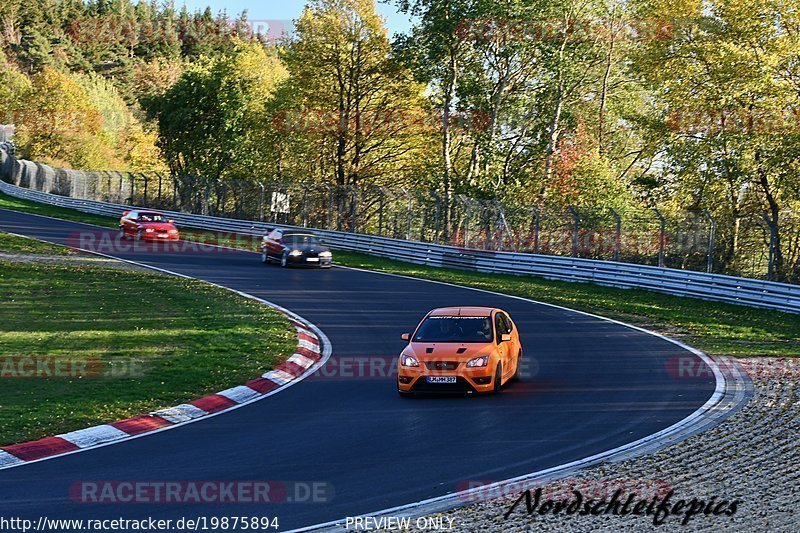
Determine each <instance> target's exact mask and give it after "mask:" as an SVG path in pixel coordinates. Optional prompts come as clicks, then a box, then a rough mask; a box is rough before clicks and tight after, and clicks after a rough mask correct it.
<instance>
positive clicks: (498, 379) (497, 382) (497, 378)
mask: <svg viewBox="0 0 800 533" xmlns="http://www.w3.org/2000/svg"><path fill="white" fill-rule="evenodd" d="M502 386H503V365H502V364H501V363H497V369H495V371H494V387H493V388H492V393H493V394H497V393H499V392H500V388H501V387H502Z"/></svg>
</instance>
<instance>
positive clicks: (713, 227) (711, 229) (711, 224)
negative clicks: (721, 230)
mask: <svg viewBox="0 0 800 533" xmlns="http://www.w3.org/2000/svg"><path fill="white" fill-rule="evenodd" d="M703 216H705V217H706V219H707V220H708V266H707V267H706V272H708V273H709V274H710V273H712V272H713V271H714V239H715V237H716V232H717V222H716V220H714V217H713V216H711V213H709V212H708V210H707V209H704V210H703Z"/></svg>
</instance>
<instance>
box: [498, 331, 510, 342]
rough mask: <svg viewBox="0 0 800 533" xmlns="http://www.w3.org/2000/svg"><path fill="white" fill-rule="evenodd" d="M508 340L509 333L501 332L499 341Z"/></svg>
mask: <svg viewBox="0 0 800 533" xmlns="http://www.w3.org/2000/svg"><path fill="white" fill-rule="evenodd" d="M510 340H511V334H510V333H503V334H502V335H500V342H508V341H510Z"/></svg>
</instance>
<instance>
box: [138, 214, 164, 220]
mask: <svg viewBox="0 0 800 533" xmlns="http://www.w3.org/2000/svg"><path fill="white" fill-rule="evenodd" d="M138 220H141V221H142V222H167V217H165V216H164V215H162V214H160V213H139V218H138Z"/></svg>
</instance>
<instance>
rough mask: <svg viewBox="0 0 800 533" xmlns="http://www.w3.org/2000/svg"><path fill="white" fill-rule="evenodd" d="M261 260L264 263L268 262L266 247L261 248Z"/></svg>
mask: <svg viewBox="0 0 800 533" xmlns="http://www.w3.org/2000/svg"><path fill="white" fill-rule="evenodd" d="M261 262H262V263H264V264H265V265H266V264H267V263H269V262H270V260H269V255H268V254H267V249H266V248H262V249H261Z"/></svg>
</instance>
